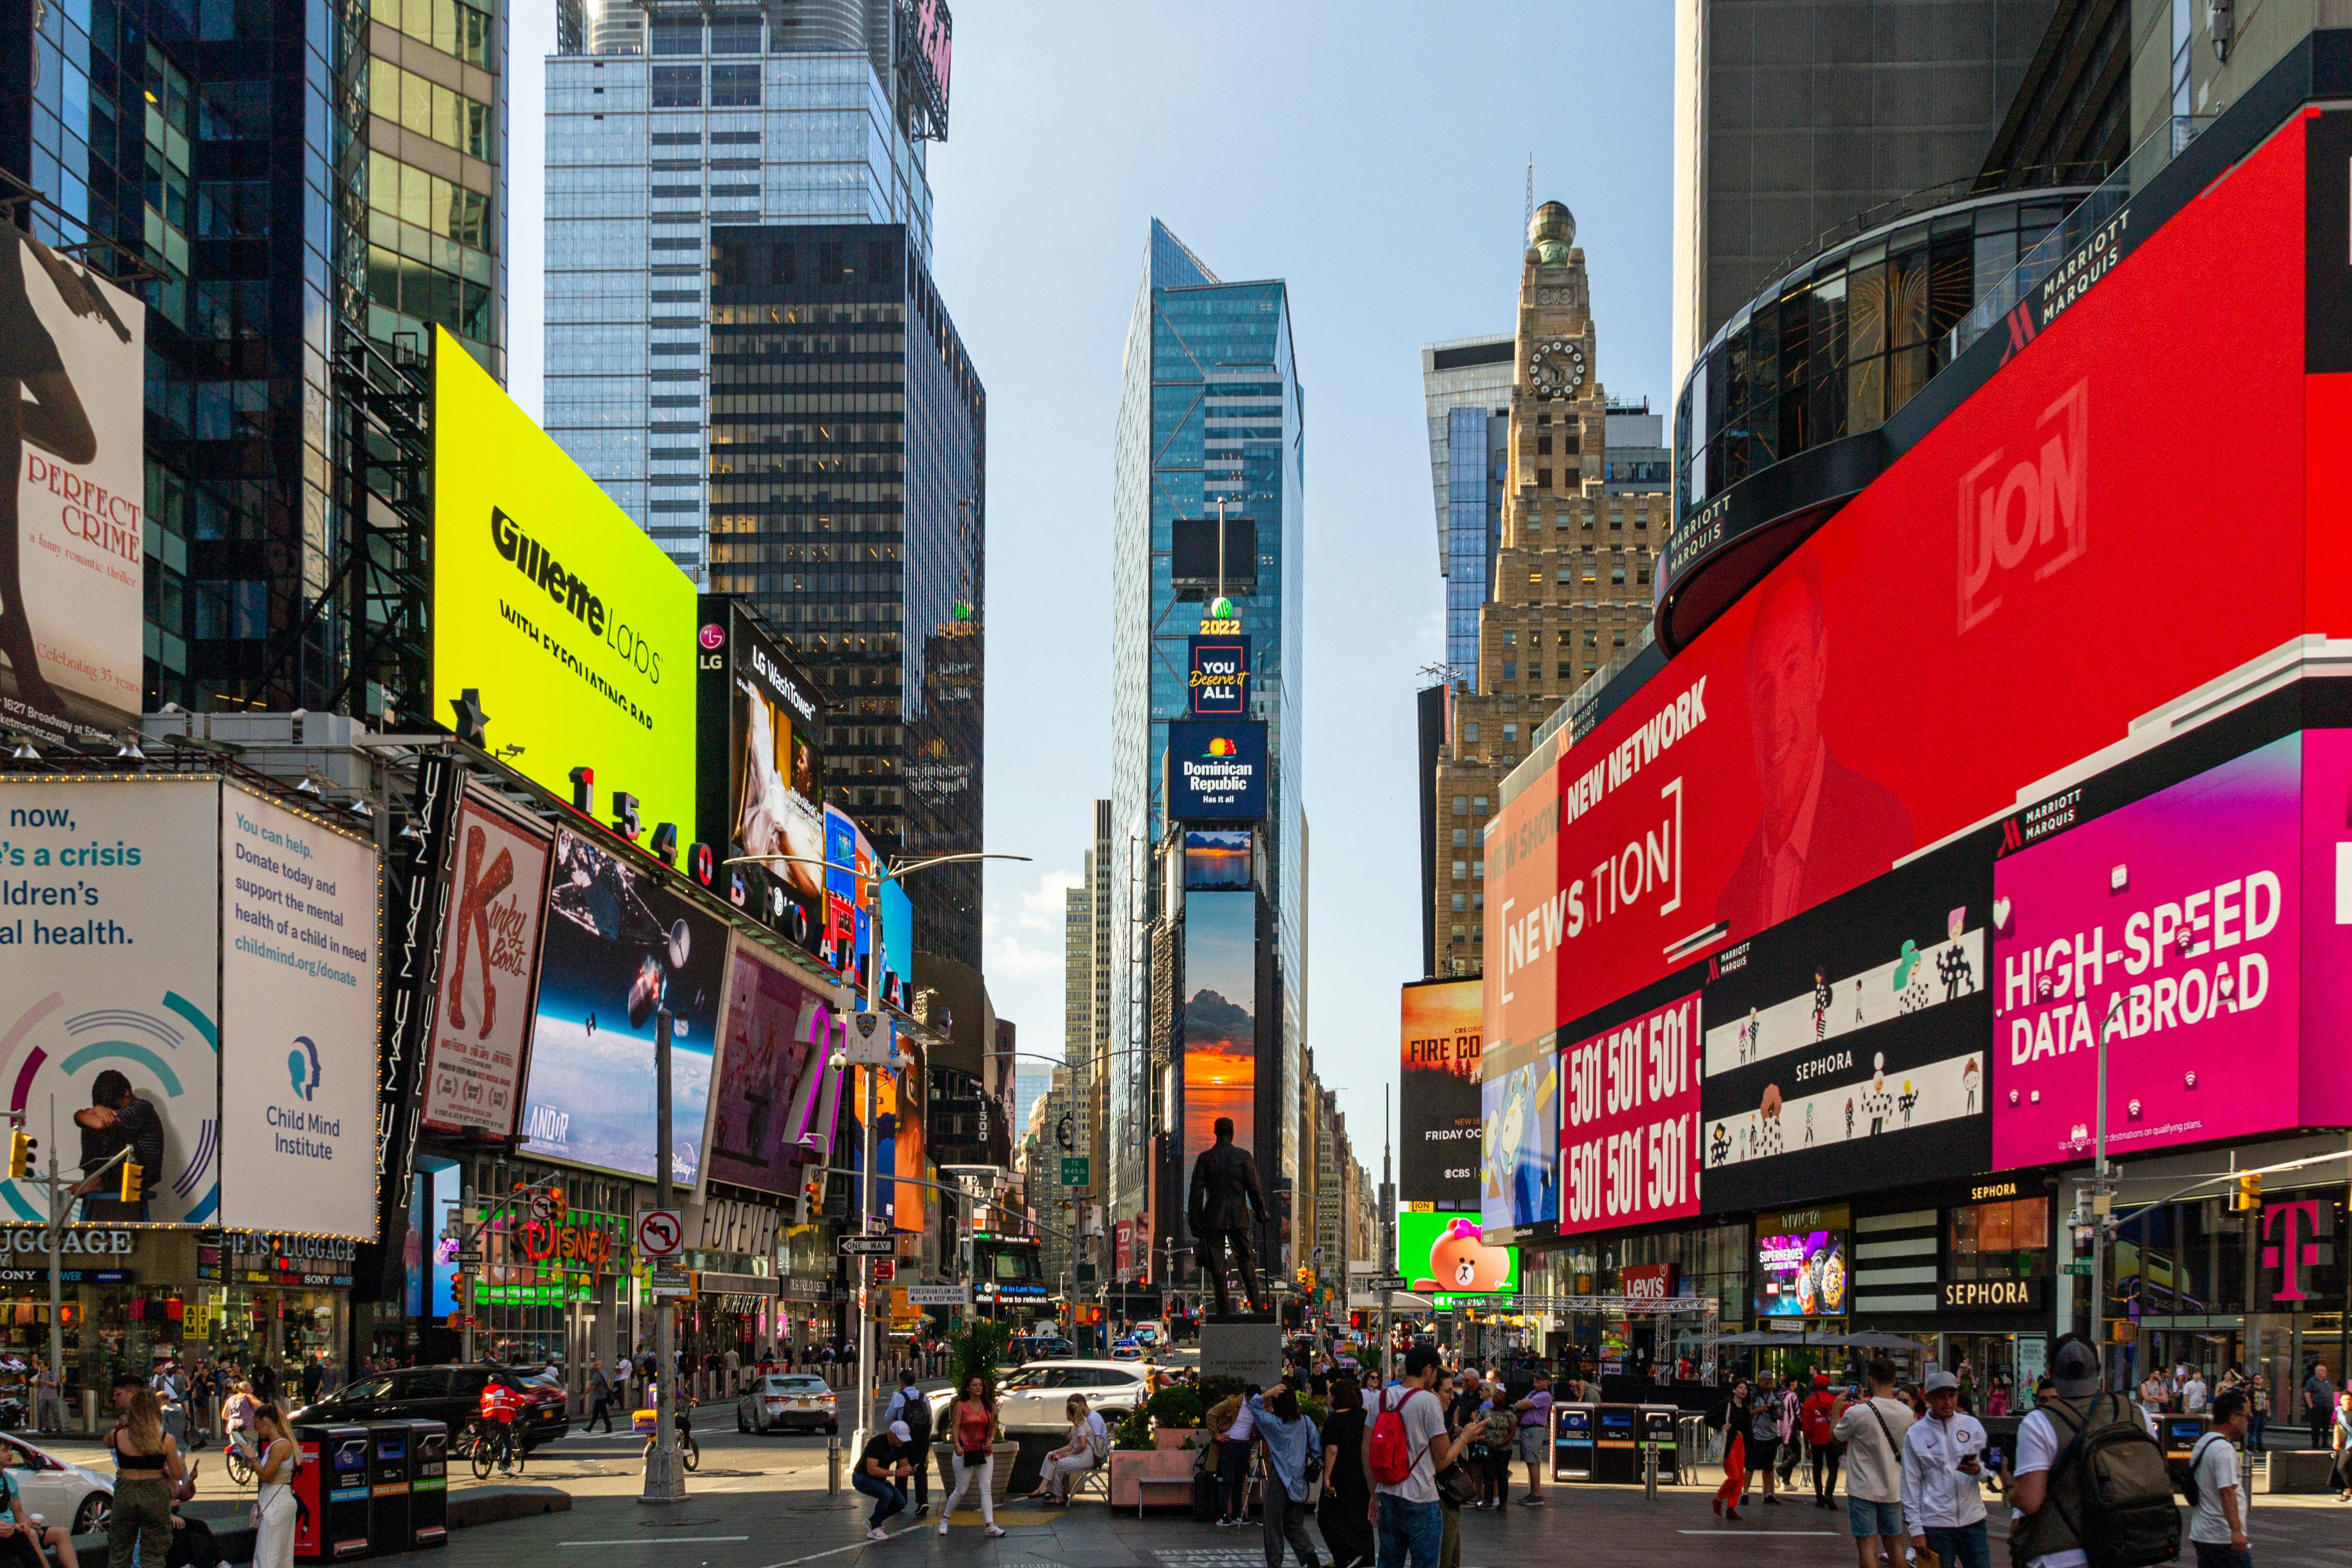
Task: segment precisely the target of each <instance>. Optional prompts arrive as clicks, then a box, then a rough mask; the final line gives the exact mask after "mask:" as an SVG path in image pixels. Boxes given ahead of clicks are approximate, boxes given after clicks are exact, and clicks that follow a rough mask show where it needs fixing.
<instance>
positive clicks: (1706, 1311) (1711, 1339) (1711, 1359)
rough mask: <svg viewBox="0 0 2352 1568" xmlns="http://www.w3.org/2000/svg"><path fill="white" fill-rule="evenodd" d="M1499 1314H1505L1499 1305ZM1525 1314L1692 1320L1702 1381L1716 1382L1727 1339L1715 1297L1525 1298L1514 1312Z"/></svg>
mask: <svg viewBox="0 0 2352 1568" xmlns="http://www.w3.org/2000/svg"><path fill="white" fill-rule="evenodd" d="M1495 1308H1496V1310H1505V1309H1504V1308H1503V1307H1502V1305H1501V1303H1500V1302H1499V1301H1497V1302H1496V1303H1495ZM1510 1310H1516V1311H1517V1312H1519V1313H1521V1314H1523V1315H1524V1314H1541V1315H1542V1316H1544V1317H1548V1318H1550V1317H1568V1316H1570V1315H1572V1314H1574V1313H1578V1312H1590V1313H1592V1314H1594V1315H1595V1316H1600V1317H1622V1318H1689V1317H1695V1318H1696V1319H1698V1320H1699V1358H1698V1380H1699V1381H1700V1382H1701V1383H1706V1384H1712V1383H1713V1382H1715V1380H1716V1365H1717V1361H1718V1359H1719V1358H1718V1356H1717V1342H1718V1341H1719V1340H1720V1339H1721V1338H1722V1335H1723V1308H1722V1306H1721V1304H1720V1303H1719V1302H1717V1300H1716V1299H1715V1298H1714V1297H1712V1296H1624V1295H1610V1296H1546V1295H1522V1296H1520V1297H1519V1298H1518V1299H1517V1306H1516V1307H1515V1308H1512V1309H1510Z"/></svg>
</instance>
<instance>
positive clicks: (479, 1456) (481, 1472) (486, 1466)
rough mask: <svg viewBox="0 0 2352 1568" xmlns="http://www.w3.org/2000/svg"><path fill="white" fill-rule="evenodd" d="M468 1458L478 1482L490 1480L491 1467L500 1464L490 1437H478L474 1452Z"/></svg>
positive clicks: (475, 1440)
mask: <svg viewBox="0 0 2352 1568" xmlns="http://www.w3.org/2000/svg"><path fill="white" fill-rule="evenodd" d="M467 1458H468V1460H469V1461H470V1462H471V1463H472V1465H473V1469H474V1479H476V1480H478V1481H487V1480H488V1479H490V1467H491V1466H493V1465H495V1464H496V1463H498V1455H497V1453H496V1452H495V1451H494V1449H493V1446H492V1444H491V1442H490V1440H489V1439H488V1437H476V1438H475V1439H474V1442H473V1448H472V1451H471V1453H469V1454H468V1455H467Z"/></svg>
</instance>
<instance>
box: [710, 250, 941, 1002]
mask: <svg viewBox="0 0 2352 1568" xmlns="http://www.w3.org/2000/svg"><path fill="white" fill-rule="evenodd" d="M710 279H711V300H710V307H709V332H710V370H709V376H710V431H709V450H710V458H709V487H710V540H709V577H710V586H711V589H712V591H713V592H716V593H722V594H740V595H743V596H745V597H746V598H749V599H751V601H752V602H753V603H754V604H756V605H758V606H759V607H760V610H761V614H762V615H763V616H766V617H767V619H768V622H769V624H770V625H772V626H775V627H776V628H777V629H778V630H780V631H782V633H783V634H784V636H785V637H787V638H788V639H789V640H790V642H791V643H792V645H793V647H794V648H795V649H796V650H797V651H798V652H799V654H800V655H801V657H802V658H803V659H804V660H805V661H806V662H807V664H808V665H809V666H810V668H812V669H813V670H814V672H815V673H816V675H817V678H818V679H820V680H823V681H824V682H825V683H826V684H827V685H828V686H829V687H830V688H831V690H830V692H829V693H828V700H829V703H830V708H831V721H832V727H831V729H830V730H829V731H828V733H827V735H826V746H825V773H826V779H825V793H826V797H827V799H828V800H829V801H830V802H831V803H833V804H835V805H839V806H840V807H841V808H842V809H843V810H844V811H845V812H847V813H848V814H849V815H850V816H854V817H856V819H857V820H858V822H859V823H860V824H862V825H863V826H864V827H865V828H866V835H867V837H870V838H871V839H872V840H873V841H874V846H875V847H876V848H877V850H879V851H880V852H882V853H883V854H885V855H894V854H898V853H902V852H903V853H905V854H908V855H909V856H916V857H921V856H929V855H948V854H957V853H964V852H969V851H973V850H977V849H979V848H980V847H981V742H982V714H983V707H984V704H983V691H984V688H983V683H982V677H983V663H984V652H985V641H984V631H983V627H984V626H985V616H984V614H983V611H984V609H985V605H986V595H985V589H986V581H985V576H984V561H985V552H984V545H985V542H986V537H987V511H986V496H987V470H986V454H987V435H988V423H987V415H988V399H987V393H986V391H985V389H984V388H982V385H981V383H980V377H979V374H978V373H977V372H976V371H975V370H974V369H973V368H972V364H971V360H970V358H969V357H968V356H967V355H966V354H965V353H964V348H963V340H962V339H961V337H959V336H958V335H957V333H956V330H955V322H954V321H952V320H951V319H950V317H949V315H948V312H947V307H946V305H945V304H944V303H943V302H942V301H941V300H940V296H939V291H938V290H937V289H936V288H934V287H933V285H932V282H931V279H930V274H929V272H928V271H927V270H926V269H925V268H924V266H923V261H922V256H921V253H920V250H919V247H917V245H916V237H915V236H913V235H912V234H911V233H910V232H909V231H908V229H907V228H906V227H905V226H903V225H898V224H852V225H839V226H814V225H774V226H740V227H738V226H714V227H713V228H712V230H711V267H710ZM907 892H908V898H909V899H910V900H912V902H913V904H914V906H915V914H916V931H917V933H918V945H919V946H920V947H921V948H922V949H923V950H925V951H926V952H936V953H939V954H940V955H941V956H943V957H947V958H951V959H954V960H956V961H957V962H958V963H965V964H969V965H971V967H972V968H974V969H977V968H979V967H980V963H981V933H980V892H981V867H980V865H979V863H977V862H974V863H972V864H970V865H962V866H945V867H941V868H938V869H937V870H932V871H927V872H925V873H923V874H922V875H921V876H920V877H917V878H913V879H909V880H908V883H907Z"/></svg>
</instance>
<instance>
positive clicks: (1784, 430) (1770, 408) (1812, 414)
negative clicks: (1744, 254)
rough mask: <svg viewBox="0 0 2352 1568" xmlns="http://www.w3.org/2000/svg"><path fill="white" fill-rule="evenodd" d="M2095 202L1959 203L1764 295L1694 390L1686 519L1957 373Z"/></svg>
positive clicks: (1688, 414)
mask: <svg viewBox="0 0 2352 1568" xmlns="http://www.w3.org/2000/svg"><path fill="white" fill-rule="evenodd" d="M2085 194H2087V193H2086V192H2084V191H2082V190H2077V189H2071V188H2053V189H2046V190H2036V191H2033V192H2031V193H2029V194H2027V195H2024V196H2019V195H2000V196H1993V197H1989V198H1985V199H1981V200H1976V201H1969V202H1961V203H1956V204H1954V205H1950V206H1948V207H1944V208H1940V209H1937V211H1934V212H1931V213H1925V214H1922V215H1920V216H1916V217H1912V218H1907V219H1906V220H1904V221H1903V222H1901V223H1899V224H1893V225H1889V226H1886V227H1885V228H1881V229H1877V230H1874V231H1873V232H1872V233H1870V234H1866V235H1864V236H1862V237H1860V238H1859V239H1857V240H1855V241H1854V243H1853V244H1852V245H1851V246H1848V247H1843V248H1840V249H1837V250H1833V251H1832V252H1831V253H1830V254H1828V255H1826V256H1823V257H1822V258H1818V259H1816V260H1813V261H1810V262H1808V263H1806V264H1805V265H1804V266H1802V267H1800V268H1797V269H1796V270H1795V271H1793V272H1791V273H1790V274H1789V275H1788V276H1787V277H1786V278H1783V279H1780V281H1778V282H1776V283H1774V284H1773V285H1771V286H1770V287H1769V288H1768V289H1765V290H1764V292H1763V293H1762V294H1760V295H1759V296H1758V297H1757V298H1756V300H1754V301H1753V302H1752V303H1750V304H1749V305H1748V306H1747V307H1745V308H1744V309H1742V310H1739V311H1738V313H1737V314H1735V315H1734V316H1733V317H1732V319H1731V320H1730V321H1728V322H1727V323H1726V324H1725V325H1724V328H1723V330H1722V331H1719V332H1717V334H1716V335H1715V337H1714V339H1713V340H1712V341H1711V342H1708V343H1707V345H1706V348H1705V349H1704V350H1702V351H1701V353H1700V354H1699V356H1698V359H1697V361H1696V363H1694V364H1693V365H1692V367H1691V373H1690V375H1689V378H1688V379H1687V380H1685V382H1684V383H1683V389H1682V395H1681V397H1680V398H1679V400H1678V401H1677V402H1676V404H1675V447H1674V449H1675V462H1676V463H1678V464H1679V465H1680V471H1679V472H1678V474H1677V475H1676V481H1677V482H1676V485H1675V496H1676V503H1677V505H1678V507H1679V509H1680V510H1679V511H1678V513H1677V516H1678V517H1687V516H1688V515H1689V514H1690V511H1691V510H1692V509H1693V508H1695V507H1697V506H1699V505H1701V504H1703V503H1704V502H1705V501H1706V500H1708V499H1709V498H1710V497H1712V496H1714V495H1715V494H1716V493H1717V492H1718V491H1720V490H1723V489H1727V488H1729V487H1730V486H1732V485H1735V484H1738V482H1739V481H1740V480H1741V479H1746V478H1747V477H1748V475H1749V474H1750V473H1752V472H1754V471H1755V470H1757V469H1759V468H1769V467H1770V466H1771V465H1772V464H1774V463H1777V462H1780V461H1781V460H1783V459H1784V458H1793V457H1795V456H1796V455H1797V454H1798V453H1800V452H1802V451H1804V450H1806V449H1807V448H1808V447H1820V446H1824V445H1826V444H1828V443H1829V442H1832V441H1835V440H1838V439H1839V438H1841V437H1846V436H1858V435H1860V434H1862V433H1863V432H1864V431H1866V430H1875V429H1877V428H1878V426H1881V425H1884V424H1885V422H1886V421H1887V420H1888V419H1890V418H1892V417H1893V416H1895V414H1896V413H1897V412H1899V411H1900V410H1901V409H1902V407H1903V405H1905V404H1906V403H1908V402H1910V401H1911V399H1912V398H1913V397H1914V396H1915V395H1917V393H1918V391H1919V389H1920V388H1921V387H1923V386H1925V385H1927V380H1928V378H1929V377H1931V376H1933V375H1935V374H1937V372H1938V371H1940V370H1942V369H1943V368H1944V367H1945V366H1946V365H1947V364H1948V363H1951V359H1952V349H1953V344H1952V339H1951V333H1952V329H1953V327H1954V326H1956V325H1958V322H1959V321H1960V320H1961V318H1963V317H1965V316H1966V315H1967V314H1968V313H1969V310H1970V308H1971V307H1973V306H1974V305H1975V304H1976V302H1977V301H1978V300H1981V299H1983V298H1984V296H1985V294H1986V292H1987V291H1988V290H1989V289H1991V288H1992V287H1993V285H1995V284H1997V283H1999V282H2000V280H2001V279H2004V278H2006V277H2008V276H2009V274H2010V273H2011V271H2013V270H2015V268H2016V267H2017V258H2019V257H2021V256H2022V255H2024V254H2025V253H2026V252H2027V251H2029V250H2031V249H2032V248H2033V247H2034V246H2035V245H2036V244H2038V243H2039V242H2040V241H2041V239H2042V236H2043V235H2045V234H2047V233H2048V232H2049V231H2050V228H2051V226H2052V225H2053V224H2055V223H2057V222H2058V220H2059V219H2060V218H2062V217H2063V216H2065V215H2066V213H2067V211H2068V209H2069V208H2071V207H2072V206H2074V204H2075V203H2076V202H2078V201H2080V200H2081V199H2082V197H2083V196H2084V195H2085Z"/></svg>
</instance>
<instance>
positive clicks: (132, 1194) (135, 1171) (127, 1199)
mask: <svg viewBox="0 0 2352 1568" xmlns="http://www.w3.org/2000/svg"><path fill="white" fill-rule="evenodd" d="M145 1175H146V1172H145V1171H143V1170H142V1169H141V1168H140V1166H139V1162H137V1161H136V1160H125V1161H123V1162H122V1201H123V1202H124V1203H126V1204H135V1203H137V1202H138V1201H139V1183H140V1180H141V1178H142V1177H144V1176H145Z"/></svg>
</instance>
